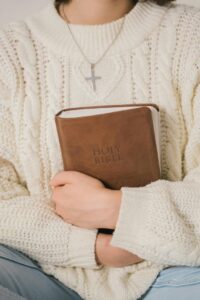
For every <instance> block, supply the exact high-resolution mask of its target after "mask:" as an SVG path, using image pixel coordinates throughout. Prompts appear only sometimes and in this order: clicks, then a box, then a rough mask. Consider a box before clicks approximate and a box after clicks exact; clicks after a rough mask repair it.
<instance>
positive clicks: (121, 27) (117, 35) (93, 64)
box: [62, 4, 126, 68]
mask: <svg viewBox="0 0 200 300" xmlns="http://www.w3.org/2000/svg"><path fill="white" fill-rule="evenodd" d="M62 13H63V16H64V18H65V21H66V23H67V27H68V29H69V32H70V34H71V36H72V39H73V41H74V43H75V44H76V46H77V47H78V49H79V51H80V52H81V53H82V55H83V57H84V58H85V59H86V61H87V62H88V63H89V64H90V65H91V68H94V67H95V65H96V64H98V63H99V62H100V61H101V60H102V59H103V58H104V56H105V55H106V54H107V52H108V51H109V50H110V48H111V47H112V46H113V44H114V43H115V41H116V40H117V38H118V37H119V35H120V34H121V32H122V29H123V26H124V22H125V18H126V15H125V16H124V17H123V19H122V24H121V26H120V29H119V31H118V33H117V34H116V36H115V38H114V39H113V41H112V42H111V43H110V45H109V46H108V48H107V49H106V50H105V51H104V53H103V54H102V56H101V57H100V58H99V59H98V60H97V61H96V62H94V63H92V62H91V61H90V60H89V59H88V57H87V56H86V55H85V53H84V52H83V50H82V49H81V47H80V45H79V44H78V42H77V40H76V38H75V36H74V34H73V32H72V30H71V28H70V25H69V20H68V18H67V16H66V14H65V10H64V4H62Z"/></svg>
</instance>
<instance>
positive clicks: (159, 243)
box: [111, 37, 200, 266]
mask: <svg viewBox="0 0 200 300" xmlns="http://www.w3.org/2000/svg"><path fill="white" fill-rule="evenodd" d="M194 40H196V41H197V40H198V39H197V38H196V37H194ZM198 41H199V40H198ZM191 48H192V47H191ZM192 49H195V50H194V51H196V52H198V53H197V55H198V57H199V53H200V52H199V42H198V45H197V44H196V45H195V47H193V48H192ZM194 56H195V55H194V53H193V57H194ZM194 58H195V57H194ZM193 62H194V59H193V60H192V61H191V60H190V62H187V66H188V70H187V69H186V72H187V71H188V72H187V74H188V75H187V77H186V80H184V79H183V78H182V83H181V84H182V107H183V111H184V113H183V114H184V118H185V120H186V121H187V122H185V123H186V124H185V126H186V128H187V133H188V135H187V144H186V146H185V148H184V150H183V153H182V157H183V168H184V173H183V178H182V180H180V181H169V180H165V179H160V180H157V181H155V182H152V183H150V184H148V185H147V186H145V187H139V188H132V187H122V188H121V191H122V199H121V207H120V213H119V217H118V221H117V224H116V229H115V231H114V233H113V237H112V240H111V245H113V246H116V247H119V248H123V249H126V250H128V251H130V252H132V253H135V254H137V255H138V256H140V257H142V258H144V259H147V260H150V261H152V262H154V263H160V264H166V265H188V266H199V265H200V117H199V116H200V72H199V70H200V63H199V59H197V60H196V59H195V62H194V63H193ZM183 67H185V66H184V65H183ZM172 159H173V157H172ZM174 163H176V162H174Z"/></svg>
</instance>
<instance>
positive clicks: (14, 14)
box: [0, 0, 200, 24]
mask: <svg viewBox="0 0 200 300" xmlns="http://www.w3.org/2000/svg"><path fill="white" fill-rule="evenodd" d="M49 1H53V0H0V24H4V23H6V22H9V21H11V20H17V19H20V18H23V16H26V15H29V14H31V13H32V12H35V11H37V10H39V9H40V8H42V7H43V6H44V5H45V4H46V3H48V2H49ZM177 2H178V3H184V4H188V5H195V6H199V7H200V0H177Z"/></svg>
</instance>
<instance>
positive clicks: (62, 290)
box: [0, 245, 200, 300]
mask: <svg viewBox="0 0 200 300" xmlns="http://www.w3.org/2000/svg"><path fill="white" fill-rule="evenodd" d="M57 299H59V300H81V297H80V296H79V295H78V294H77V293H76V292H75V291H73V290H71V289H69V288H68V287H66V286H65V285H63V284H62V283H60V282H59V281H58V280H56V279H55V278H54V277H52V276H49V275H46V274H44V273H43V272H42V270H41V268H40V267H39V266H38V264H37V263H36V262H35V261H33V260H31V259H30V258H28V257H27V256H26V255H24V254H23V253H21V252H18V251H16V250H14V249H12V248H10V247H6V246H3V245H0V300H57ZM169 299H170V300H179V299H181V300H199V299H200V267H186V266H178V267H170V268H167V269H164V270H162V271H161V272H160V273H159V275H158V277H157V279H156V280H155V281H154V283H153V284H152V286H151V287H150V288H149V290H148V291H147V292H146V293H145V294H144V295H143V296H142V297H141V298H140V300H169ZM113 300H114V299H113ZM122 300H125V299H122Z"/></svg>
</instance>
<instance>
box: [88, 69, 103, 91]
mask: <svg viewBox="0 0 200 300" xmlns="http://www.w3.org/2000/svg"><path fill="white" fill-rule="evenodd" d="M85 79H86V80H91V81H92V86H93V90H94V91H95V92H96V80H98V79H101V77H100V76H95V64H91V77H85Z"/></svg>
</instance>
